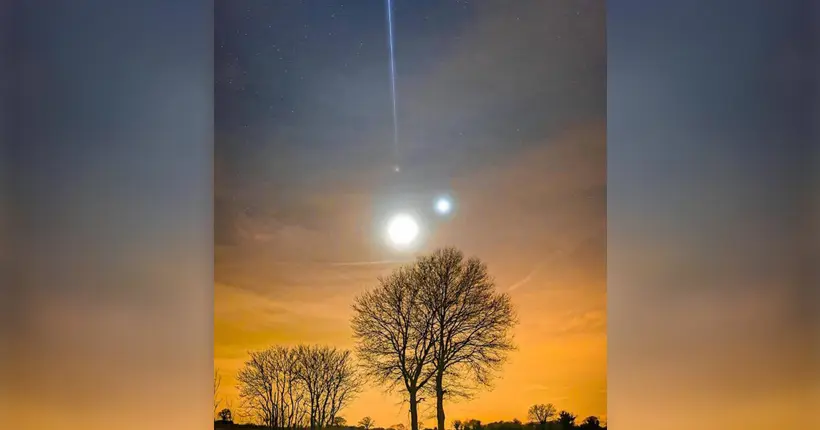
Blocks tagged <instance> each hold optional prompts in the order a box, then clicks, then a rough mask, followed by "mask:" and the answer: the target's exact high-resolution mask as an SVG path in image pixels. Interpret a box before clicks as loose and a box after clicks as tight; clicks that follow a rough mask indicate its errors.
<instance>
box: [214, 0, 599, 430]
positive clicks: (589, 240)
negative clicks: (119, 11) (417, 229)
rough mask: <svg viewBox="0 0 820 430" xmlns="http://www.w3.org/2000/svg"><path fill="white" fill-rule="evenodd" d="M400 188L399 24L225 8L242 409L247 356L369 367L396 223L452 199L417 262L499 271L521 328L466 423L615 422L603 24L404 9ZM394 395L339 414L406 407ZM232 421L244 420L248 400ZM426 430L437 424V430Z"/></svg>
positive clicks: (223, 99)
mask: <svg viewBox="0 0 820 430" xmlns="http://www.w3.org/2000/svg"><path fill="white" fill-rule="evenodd" d="M394 10H395V13H394V24H395V26H394V33H395V48H396V70H397V93H398V114H399V129H400V142H399V152H400V158H399V160H400V163H401V166H402V172H401V173H400V174H395V173H394V172H392V166H393V164H395V163H396V159H395V157H394V154H393V146H392V117H391V113H390V106H391V105H390V98H389V88H390V87H389V72H388V70H389V69H388V62H387V61H388V56H387V55H388V51H387V37H386V30H387V28H386V21H385V9H384V3H383V2H380V1H368V2H338V1H334V2H332V1H304V2H303V1H299V2H297V1H290V2H228V1H219V2H217V4H216V21H215V26H216V36H215V57H216V58H215V79H216V88H215V97H216V99H215V104H216V130H215V131H216V136H217V137H216V144H215V145H216V147H215V151H216V157H215V170H216V184H215V190H216V196H215V199H216V201H215V205H216V207H215V211H216V213H215V224H216V225H215V241H216V247H215V328H214V329H215V333H214V342H215V366H216V367H217V368H219V369H221V371H222V373H223V375H224V376H223V377H224V381H223V389H222V391H223V393H224V394H225V395H227V396H228V397H229V398H230V397H232V396H234V395H235V393H236V391H235V389H234V388H233V385H234V381H233V378H232V376H233V373H234V372H235V371H236V369H237V368H238V367H239V366H241V364H242V362H243V361H244V359H245V358H246V353H247V351H248V350H249V349H258V348H262V347H265V346H267V345H271V344H296V343H300V342H305V343H325V344H332V345H338V346H341V347H352V341H351V338H350V334H351V331H350V328H349V318H350V315H351V312H350V304H351V302H352V299H353V297H354V296H355V295H356V294H358V293H360V292H361V291H362V290H363V289H364V288H366V287H370V286H373V285H375V278H376V276H377V275H379V274H384V273H389V271H390V270H391V269H392V268H393V267H395V264H396V263H395V261H402V260H406V258H407V255H401V254H397V253H395V252H393V251H390V250H389V249H387V248H386V247H385V246H384V245H383V244H382V242H381V241H380V238H379V237H378V229H377V228H376V227H377V225H378V220H379V219H380V218H379V217H380V216H381V215H382V214H383V213H385V211H389V210H390V208H391V207H392V205H396V204H410V205H414V207H418V208H419V209H424V207H423V205H424V204H426V203H427V202H428V201H429V199H432V197H433V196H434V195H435V193H437V192H441V191H447V192H449V193H452V194H453V195H454V196H456V201H457V211H456V213H455V216H454V217H453V218H452V219H451V220H448V221H446V222H436V221H434V220H432V219H429V220H427V221H426V222H425V224H424V225H425V228H427V229H428V230H429V237H428V238H427V240H426V241H425V242H424V244H423V245H422V247H421V249H419V251H421V252H424V251H429V250H432V249H435V248H436V247H440V246H445V245H455V246H458V247H459V248H461V249H463V250H464V251H465V253H467V254H469V255H475V256H478V257H480V258H482V259H483V260H485V261H486V262H487V263H488V265H489V269H490V271H491V273H492V274H493V275H494V276H495V278H496V281H497V286H498V288H499V289H500V290H502V291H509V292H510V294H511V295H512V298H513V301H514V303H515V304H516V305H517V307H518V310H519V312H520V318H521V324H520V326H519V327H517V329H516V331H515V336H516V341H517V343H518V345H519V350H518V351H517V352H515V353H513V354H512V355H511V357H510V361H509V363H508V364H507V365H506V366H505V369H504V372H503V373H502V374H501V378H499V379H498V380H497V381H496V383H495V385H494V387H493V389H492V390H491V391H485V392H482V393H481V394H480V395H479V396H478V398H476V399H475V400H473V401H470V402H464V401H462V402H458V403H455V404H453V403H451V404H450V405H449V406H448V409H447V414H448V421H449V420H451V419H457V418H470V417H474V418H479V419H482V420H484V421H492V420H497V419H512V418H516V417H517V418H519V419H526V411H527V408H528V407H529V406H530V405H531V404H533V403H546V402H552V403H554V404H556V406H557V407H558V408H559V409H560V408H565V409H568V410H570V411H572V412H574V413H576V414H578V415H579V416H580V417H581V418H583V417H584V416H587V415H593V414H594V415H598V416H602V417H605V416H606V144H605V141H606V123H605V108H606V106H605V105H606V43H605V27H604V20H605V15H604V3H603V2H599V1H551V2H538V1H534V0H528V1H516V2H481V3H472V2H467V1H447V2H441V1H418V0H416V1H412V2H410V1H402V0H397V1H395V3H394ZM398 401H399V399H398V398H396V397H391V396H386V395H384V394H383V393H382V392H381V391H380V390H379V389H378V388H376V387H368V389H367V390H366V392H365V393H363V394H362V396H361V397H360V398H359V399H358V400H357V401H356V402H355V403H353V404H352V405H351V406H350V407H349V408H348V409H347V410H345V411H344V412H343V414H342V415H343V416H345V417H346V418H347V419H348V421H349V422H356V421H358V420H359V419H360V418H361V417H362V416H365V415H370V416H372V417H373V418H374V419H375V420H376V423H377V425H379V426H389V425H393V424H396V423H399V422H405V421H406V415H407V414H406V407H404V406H401V405H399V404H398ZM233 403H234V404H237V403H238V400H236V399H234V400H233ZM425 412H426V416H425V417H423V421H424V422H426V423H427V425H432V423H433V422H434V416H429V412H430V411H425Z"/></svg>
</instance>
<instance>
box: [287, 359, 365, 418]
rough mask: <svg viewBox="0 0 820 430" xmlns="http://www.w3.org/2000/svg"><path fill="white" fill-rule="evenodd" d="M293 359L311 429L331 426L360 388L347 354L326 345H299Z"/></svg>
mask: <svg viewBox="0 0 820 430" xmlns="http://www.w3.org/2000/svg"><path fill="white" fill-rule="evenodd" d="M296 360H297V361H298V370H297V372H296V374H297V377H298V378H299V380H300V381H301V383H302V384H303V386H304V387H305V389H306V391H307V395H308V401H309V405H310V409H309V417H310V418H309V420H310V421H309V422H310V428H311V430H313V429H316V428H321V427H326V426H332V425H333V422H334V419H335V418H336V414H337V413H339V411H341V409H342V408H343V407H344V406H346V405H347V403H349V402H350V400H352V399H353V396H354V395H355V394H356V393H357V392H358V390H359V387H360V385H361V384H360V381H359V379H358V378H357V376H356V373H355V371H354V367H353V363H352V360H351V355H350V351H342V350H338V349H336V348H332V347H327V346H321V347H320V346H299V347H298V348H296Z"/></svg>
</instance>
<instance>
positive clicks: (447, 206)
mask: <svg viewBox="0 0 820 430" xmlns="http://www.w3.org/2000/svg"><path fill="white" fill-rule="evenodd" d="M452 206H453V205H452V203H450V200H449V199H447V198H446V197H439V199H438V200H436V212H438V213H440V214H442V215H444V214H448V213H450V210H451V209H452Z"/></svg>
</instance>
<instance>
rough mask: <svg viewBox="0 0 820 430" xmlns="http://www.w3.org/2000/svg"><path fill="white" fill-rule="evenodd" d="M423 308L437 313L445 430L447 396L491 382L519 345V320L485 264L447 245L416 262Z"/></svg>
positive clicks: (438, 387) (440, 418)
mask: <svg viewBox="0 0 820 430" xmlns="http://www.w3.org/2000/svg"><path fill="white" fill-rule="evenodd" d="M416 268H417V269H416V270H417V272H418V274H419V275H418V282H420V283H421V284H422V294H421V296H422V300H421V302H422V306H423V308H424V312H426V313H428V314H430V315H432V316H433V321H434V329H433V338H434V341H433V355H434V357H433V365H434V367H435V385H434V386H432V387H430V388H432V390H433V391H434V393H435V396H436V418H437V424H438V430H445V427H444V425H445V424H444V423H445V413H444V398H445V396H450V397H453V396H460V397H467V396H469V394H470V390H471V389H472V388H474V387H475V385H480V386H488V385H489V384H490V381H491V379H492V376H493V374H494V373H495V371H497V370H500V368H501V365H502V364H503V363H504V361H505V360H506V357H507V353H508V352H510V351H512V350H513V349H514V348H515V347H514V345H513V342H512V334H511V333H512V328H513V327H514V326H515V325H516V324H517V322H518V320H517V317H516V314H515V310H514V308H513V305H512V301H511V299H510V296H509V295H507V294H502V293H498V292H496V290H495V284H494V282H493V279H492V277H490V275H489V273H488V271H487V266H486V265H485V264H484V263H483V262H481V260H479V259H477V258H470V259H465V257H464V254H463V253H462V252H461V251H459V250H458V249H456V248H444V249H440V250H437V251H435V252H433V253H432V254H430V255H427V256H423V257H421V258H420V259H419V260H418V261H417V263H416Z"/></svg>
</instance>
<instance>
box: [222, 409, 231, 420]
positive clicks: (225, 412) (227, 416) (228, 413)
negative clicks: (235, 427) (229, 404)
mask: <svg viewBox="0 0 820 430" xmlns="http://www.w3.org/2000/svg"><path fill="white" fill-rule="evenodd" d="M219 419H220V420H222V421H225V422H233V414H231V410H230V409H228V408H225V409H222V410H221V411H219Z"/></svg>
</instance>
